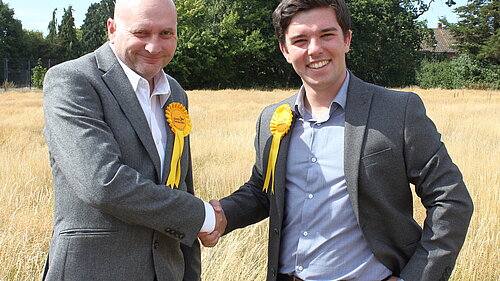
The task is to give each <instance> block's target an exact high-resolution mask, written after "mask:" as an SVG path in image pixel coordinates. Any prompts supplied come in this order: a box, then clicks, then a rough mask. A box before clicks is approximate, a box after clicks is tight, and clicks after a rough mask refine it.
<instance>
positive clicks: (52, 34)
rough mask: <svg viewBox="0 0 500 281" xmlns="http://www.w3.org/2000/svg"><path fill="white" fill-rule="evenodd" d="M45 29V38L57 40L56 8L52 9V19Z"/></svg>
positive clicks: (52, 40)
mask: <svg viewBox="0 0 500 281" xmlns="http://www.w3.org/2000/svg"><path fill="white" fill-rule="evenodd" d="M47 29H48V30H49V34H48V35H47V40H49V42H55V41H57V33H58V32H57V8H55V9H54V11H52V20H51V21H50V22H49V25H48V26H47Z"/></svg>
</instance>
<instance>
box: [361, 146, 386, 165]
mask: <svg viewBox="0 0 500 281" xmlns="http://www.w3.org/2000/svg"><path fill="white" fill-rule="evenodd" d="M391 150H392V148H390V147H388V148H385V149H382V150H379V151H376V152H373V153H370V154H367V155H365V156H363V157H361V162H362V163H363V165H364V166H365V167H368V166H371V165H375V164H377V163H378V162H380V161H382V160H383V159H384V158H385V157H387V156H388V154H389V152H390V151H391Z"/></svg>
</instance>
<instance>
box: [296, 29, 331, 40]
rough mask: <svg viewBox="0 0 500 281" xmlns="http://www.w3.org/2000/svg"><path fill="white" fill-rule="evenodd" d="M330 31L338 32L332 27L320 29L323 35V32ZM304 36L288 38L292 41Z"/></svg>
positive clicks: (298, 35)
mask: <svg viewBox="0 0 500 281" xmlns="http://www.w3.org/2000/svg"><path fill="white" fill-rule="evenodd" d="M330 31H335V32H337V31H339V29H338V28H336V27H334V26H331V27H326V28H323V29H321V33H325V32H330ZM304 36H305V34H297V35H294V36H292V37H290V40H294V39H297V38H300V37H304Z"/></svg>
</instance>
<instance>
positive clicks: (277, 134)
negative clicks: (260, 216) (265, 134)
mask: <svg viewBox="0 0 500 281" xmlns="http://www.w3.org/2000/svg"><path fill="white" fill-rule="evenodd" d="M292 118H293V115H292V110H291V109H290V105H288V104H283V105H280V106H279V107H278V108H277V109H276V110H275V111H274V114H273V118H272V119H271V124H270V129H271V134H272V135H273V141H272V143H271V149H270V150H269V159H268V161H267V172H266V178H265V180H264V186H263V187H262V190H263V191H265V192H267V190H268V188H269V182H270V183H271V193H274V168H275V166H276V160H277V159H278V151H279V149H280V142H281V139H282V138H283V136H285V135H286V134H287V133H288V131H290V127H291V126H292Z"/></svg>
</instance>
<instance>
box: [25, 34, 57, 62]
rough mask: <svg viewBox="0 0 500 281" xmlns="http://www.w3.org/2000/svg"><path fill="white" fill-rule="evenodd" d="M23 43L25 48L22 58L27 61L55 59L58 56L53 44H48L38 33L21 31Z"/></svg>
mask: <svg viewBox="0 0 500 281" xmlns="http://www.w3.org/2000/svg"><path fill="white" fill-rule="evenodd" d="M23 33H24V37H23V42H24V44H25V48H24V50H23V55H22V56H23V57H24V58H28V59H39V58H42V59H45V58H47V59H48V58H51V59H52V58H56V57H58V54H57V53H56V49H55V48H54V44H53V43H51V42H49V40H48V39H46V38H44V37H43V34H42V33H41V32H40V31H32V30H23Z"/></svg>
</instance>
